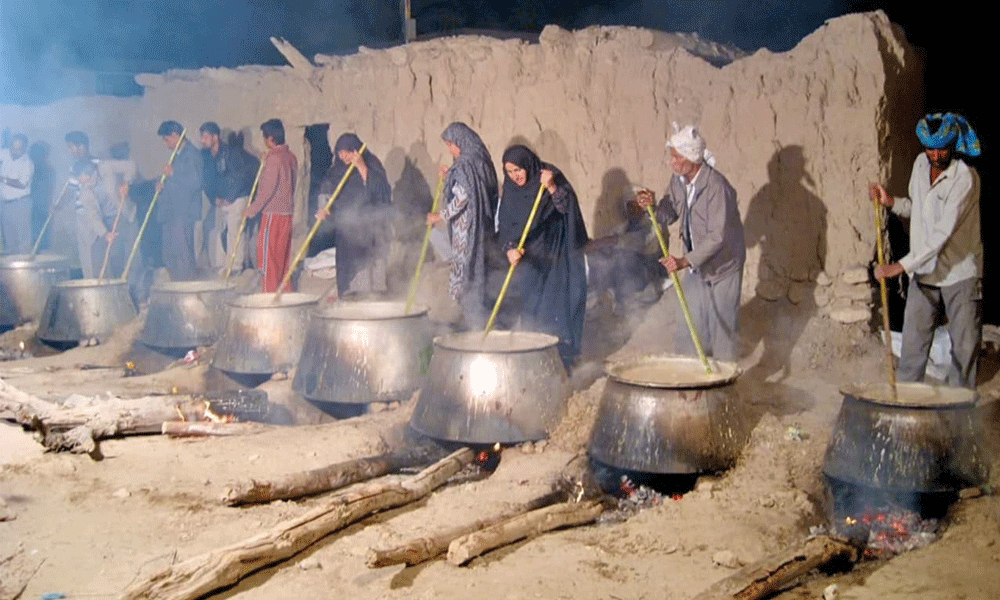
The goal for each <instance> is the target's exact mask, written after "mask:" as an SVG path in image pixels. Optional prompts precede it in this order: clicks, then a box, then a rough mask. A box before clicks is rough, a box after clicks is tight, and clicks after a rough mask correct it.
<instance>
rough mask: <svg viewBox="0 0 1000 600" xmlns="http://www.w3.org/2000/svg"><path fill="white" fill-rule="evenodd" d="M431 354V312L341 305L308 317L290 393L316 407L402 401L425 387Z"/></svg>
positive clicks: (381, 304) (400, 306)
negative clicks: (428, 316)
mask: <svg viewBox="0 0 1000 600" xmlns="http://www.w3.org/2000/svg"><path fill="white" fill-rule="evenodd" d="M430 355H431V327H430V323H428V321H427V308H425V307H416V308H414V309H412V310H411V311H410V312H409V313H407V312H406V304H405V303H403V302H345V301H341V302H337V303H336V304H333V305H330V306H325V307H322V308H317V309H314V310H313V311H311V312H310V314H309V326H308V327H307V330H306V337H305V342H304V343H303V346H302V355H301V357H300V358H299V364H298V368H297V369H296V370H295V379H294V380H293V381H292V389H293V390H295V392H297V393H298V394H301V395H302V396H304V397H305V398H307V399H309V400H312V401H314V402H338V403H347V404H366V403H371V402H393V401H402V400H406V399H407V398H409V397H410V396H411V395H412V394H413V392H414V391H416V390H417V389H418V388H419V387H420V385H421V384H422V382H423V378H424V374H425V373H426V372H427V363H428V361H429V359H430Z"/></svg>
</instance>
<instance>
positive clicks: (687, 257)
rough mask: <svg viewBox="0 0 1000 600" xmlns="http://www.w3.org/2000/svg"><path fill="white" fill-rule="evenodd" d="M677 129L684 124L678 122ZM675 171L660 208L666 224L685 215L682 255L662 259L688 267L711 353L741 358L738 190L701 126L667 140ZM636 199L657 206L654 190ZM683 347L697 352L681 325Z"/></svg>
mask: <svg viewBox="0 0 1000 600" xmlns="http://www.w3.org/2000/svg"><path fill="white" fill-rule="evenodd" d="M674 128H675V129H678V128H677V126H676V124H675V125H674ZM667 150H668V151H669V152H670V167H671V169H672V170H673V172H674V175H673V177H672V178H671V179H670V187H669V188H668V189H667V194H666V196H664V198H663V199H662V200H660V202H659V205H658V206H657V208H656V218H657V221H659V222H660V225H661V226H663V227H665V226H667V225H671V224H673V223H674V222H676V221H678V220H680V222H681V227H680V235H681V241H682V242H683V244H684V254H683V255H682V256H668V257H664V258H663V259H661V260H660V263H661V264H662V265H663V266H664V267H666V269H667V270H668V271H670V272H671V273H673V272H675V271H683V272H684V276H683V281H682V286H683V288H684V293H685V295H686V296H687V301H688V307H689V308H690V310H691V317H692V319H693V321H694V324H695V329H696V330H697V332H698V335H699V337H700V338H701V342H702V346H703V347H704V349H705V353H706V354H708V355H709V356H714V357H715V358H718V359H720V360H730V361H731V360H736V334H737V315H738V313H739V308H740V287H741V286H742V284H743V262H744V261H745V260H746V247H745V246H744V242H743V222H742V220H741V219H740V210H739V207H738V206H737V204H736V190H734V189H733V186H731V185H730V184H729V181H727V180H726V178H725V177H724V176H723V175H722V173H719V172H718V171H716V170H715V168H714V165H715V159H714V157H713V156H712V154H711V152H709V151H708V150H707V149H706V147H705V140H704V138H702V136H701V133H700V132H699V131H698V129H697V128H696V127H694V126H692V125H688V126H686V127H684V128H682V129H678V130H677V131H676V132H675V133H674V134H673V135H672V136H670V141H669V142H667ZM636 200H637V201H638V202H639V204H640V205H641V206H643V207H648V206H655V205H656V203H655V200H654V198H653V192H651V191H649V190H643V191H641V192H639V193H638V195H637V196H636ZM676 342H677V352H679V353H682V354H694V344H693V342H692V340H691V336H690V334H689V332H688V331H687V330H686V327H684V326H681V327H678V330H677V334H676Z"/></svg>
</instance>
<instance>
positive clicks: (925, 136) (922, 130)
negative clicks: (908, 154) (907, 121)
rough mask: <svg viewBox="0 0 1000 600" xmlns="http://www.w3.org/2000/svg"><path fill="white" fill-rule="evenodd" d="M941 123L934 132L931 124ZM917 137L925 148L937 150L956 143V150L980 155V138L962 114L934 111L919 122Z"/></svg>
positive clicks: (965, 153)
mask: <svg viewBox="0 0 1000 600" xmlns="http://www.w3.org/2000/svg"><path fill="white" fill-rule="evenodd" d="M935 123H940V126H939V127H938V128H937V131H935V132H934V133H933V134H932V133H931V125H933V124H935ZM917 137H918V138H920V143H921V144H923V145H924V148H930V149H932V150H937V149H940V148H947V147H949V146H951V145H952V144H954V145H955V152H959V153H961V154H964V155H966V156H979V153H980V148H979V138H978V137H976V132H975V131H974V130H973V129H972V126H971V125H969V122H968V121H967V120H966V119H965V117H963V116H962V115H959V114H956V113H934V114H932V115H927V116H925V117H924V118H923V119H920V122H919V123H917Z"/></svg>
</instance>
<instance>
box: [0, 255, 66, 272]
mask: <svg viewBox="0 0 1000 600" xmlns="http://www.w3.org/2000/svg"><path fill="white" fill-rule="evenodd" d="M62 266H65V267H68V266H69V264H68V259H67V258H66V257H65V256H62V255H59V254H36V255H35V258H34V259H32V258H31V255H29V254H8V255H6V256H0V269H30V268H33V267H34V268H42V269H51V268H53V267H62Z"/></svg>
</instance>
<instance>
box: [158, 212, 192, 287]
mask: <svg viewBox="0 0 1000 600" xmlns="http://www.w3.org/2000/svg"><path fill="white" fill-rule="evenodd" d="M160 252H161V254H160V256H161V257H162V258H163V266H165V267H166V268H167V273H169V274H170V280H171V281H191V280H193V279H197V278H198V266H197V264H196V263H195V258H194V223H192V222H191V221H181V220H175V219H171V220H170V221H166V222H165V223H163V244H162V246H161V248H160Z"/></svg>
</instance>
